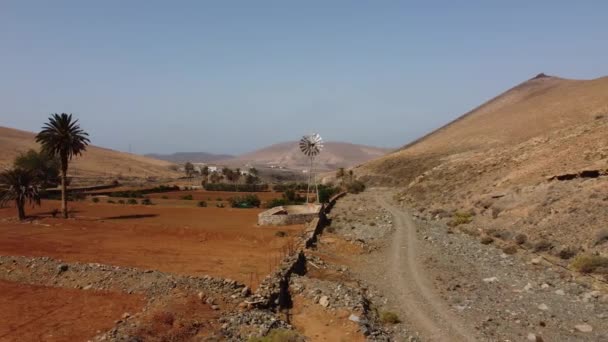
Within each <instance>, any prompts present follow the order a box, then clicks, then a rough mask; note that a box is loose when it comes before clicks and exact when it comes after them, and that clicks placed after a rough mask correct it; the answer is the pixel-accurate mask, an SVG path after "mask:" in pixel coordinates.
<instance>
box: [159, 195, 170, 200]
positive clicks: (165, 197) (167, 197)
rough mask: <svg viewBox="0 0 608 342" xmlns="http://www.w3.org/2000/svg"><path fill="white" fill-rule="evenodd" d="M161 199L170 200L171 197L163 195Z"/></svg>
mask: <svg viewBox="0 0 608 342" xmlns="http://www.w3.org/2000/svg"><path fill="white" fill-rule="evenodd" d="M160 198H162V199H169V196H167V195H162V196H160Z"/></svg>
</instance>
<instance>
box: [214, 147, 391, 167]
mask: <svg viewBox="0 0 608 342" xmlns="http://www.w3.org/2000/svg"><path fill="white" fill-rule="evenodd" d="M389 151H390V149H386V148H379V147H371V146H364V145H356V144H350V143H344V142H326V143H324V148H323V151H322V153H321V154H320V155H319V156H318V157H317V159H316V160H315V169H317V170H335V169H337V168H340V167H352V166H355V165H358V164H361V163H364V162H367V161H369V160H371V159H374V158H378V157H380V156H382V155H384V154H386V153H388V152H389ZM222 163H223V164H228V165H245V164H251V165H257V166H271V165H276V166H283V167H285V168H288V169H303V168H308V166H309V160H308V159H307V158H306V156H304V155H303V154H302V152H300V148H299V145H298V142H297V141H290V142H284V143H279V144H274V145H271V146H268V147H265V148H262V149H259V150H256V151H253V152H250V153H246V154H243V155H240V156H238V157H236V158H234V159H229V160H224V161H222Z"/></svg>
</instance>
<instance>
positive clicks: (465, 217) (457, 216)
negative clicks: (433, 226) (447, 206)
mask: <svg viewBox="0 0 608 342" xmlns="http://www.w3.org/2000/svg"><path fill="white" fill-rule="evenodd" d="M471 221H473V218H472V217H471V214H469V213H461V212H455V213H454V216H453V217H452V220H451V221H450V222H448V226H450V227H456V226H459V225H461V224H467V223H471Z"/></svg>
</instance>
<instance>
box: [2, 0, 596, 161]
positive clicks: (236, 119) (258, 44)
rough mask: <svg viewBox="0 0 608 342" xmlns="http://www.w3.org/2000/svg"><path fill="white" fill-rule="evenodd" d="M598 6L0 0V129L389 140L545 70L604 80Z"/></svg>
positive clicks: (170, 145)
mask: <svg viewBox="0 0 608 342" xmlns="http://www.w3.org/2000/svg"><path fill="white" fill-rule="evenodd" d="M607 15H608V2H607V1H557V0H556V1H468V2H465V1H443V2H441V1H419V2H410V1H371V0H370V1H299V2H296V1H273V2H270V1H143V0H141V1H60V0H57V1H27V0H20V1H7V0H3V1H1V2H0V125H4V126H10V127H15V128H20V129H25V130H30V131H36V130H38V129H39V128H40V126H41V125H42V123H43V122H44V121H45V120H46V118H47V116H48V114H49V113H54V112H72V113H74V114H75V115H76V116H77V117H78V118H79V119H80V121H81V123H82V126H83V128H85V129H86V130H88V131H89V132H90V133H91V136H92V140H93V143H94V144H96V145H101V146H105V147H110V148H114V149H118V150H123V151H125V150H127V149H128V148H129V144H131V146H132V148H133V152H137V153H148V152H174V151H209V152H216V153H241V152H246V151H249V150H253V149H256V148H258V147H262V146H265V145H268V144H271V143H275V142H281V141H286V140H294V139H297V138H299V137H300V136H301V135H302V134H305V133H308V132H312V131H318V132H319V133H320V134H321V135H322V136H323V137H324V138H325V139H326V140H340V141H349V142H354V143H362V144H370V145H378V146H387V147H392V146H395V147H396V146H400V145H403V144H405V143H406V142H408V141H410V140H412V139H415V138H416V137H418V136H420V135H422V134H424V133H426V132H428V131H430V130H432V129H433V128H436V127H438V126H440V125H441V124H443V123H445V122H447V121H449V120H451V119H453V118H455V117H457V116H459V115H460V114H462V113H464V112H466V111H467V110H469V109H471V108H472V107H475V106H477V105H478V104H480V103H481V102H483V101H485V100H487V99H489V98H491V97H493V96H494V95H496V94H497V93H499V92H501V91H504V90H505V89H507V88H509V87H511V86H514V85H515V84H517V83H520V82H522V81H523V80H525V79H528V78H531V77H533V76H534V75H535V74H537V73H540V72H545V73H547V74H552V75H559V76H562V77H567V78H583V79H587V78H596V77H599V76H604V75H608V20H606V18H607Z"/></svg>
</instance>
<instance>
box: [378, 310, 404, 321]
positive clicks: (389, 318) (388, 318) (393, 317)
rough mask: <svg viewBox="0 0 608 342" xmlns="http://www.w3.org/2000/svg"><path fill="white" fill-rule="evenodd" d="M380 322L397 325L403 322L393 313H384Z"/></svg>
mask: <svg viewBox="0 0 608 342" xmlns="http://www.w3.org/2000/svg"><path fill="white" fill-rule="evenodd" d="M380 321H381V322H382V323H384V324H397V323H399V322H401V320H400V319H399V316H398V315H397V314H396V313H394V312H391V311H383V312H381V313H380Z"/></svg>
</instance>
